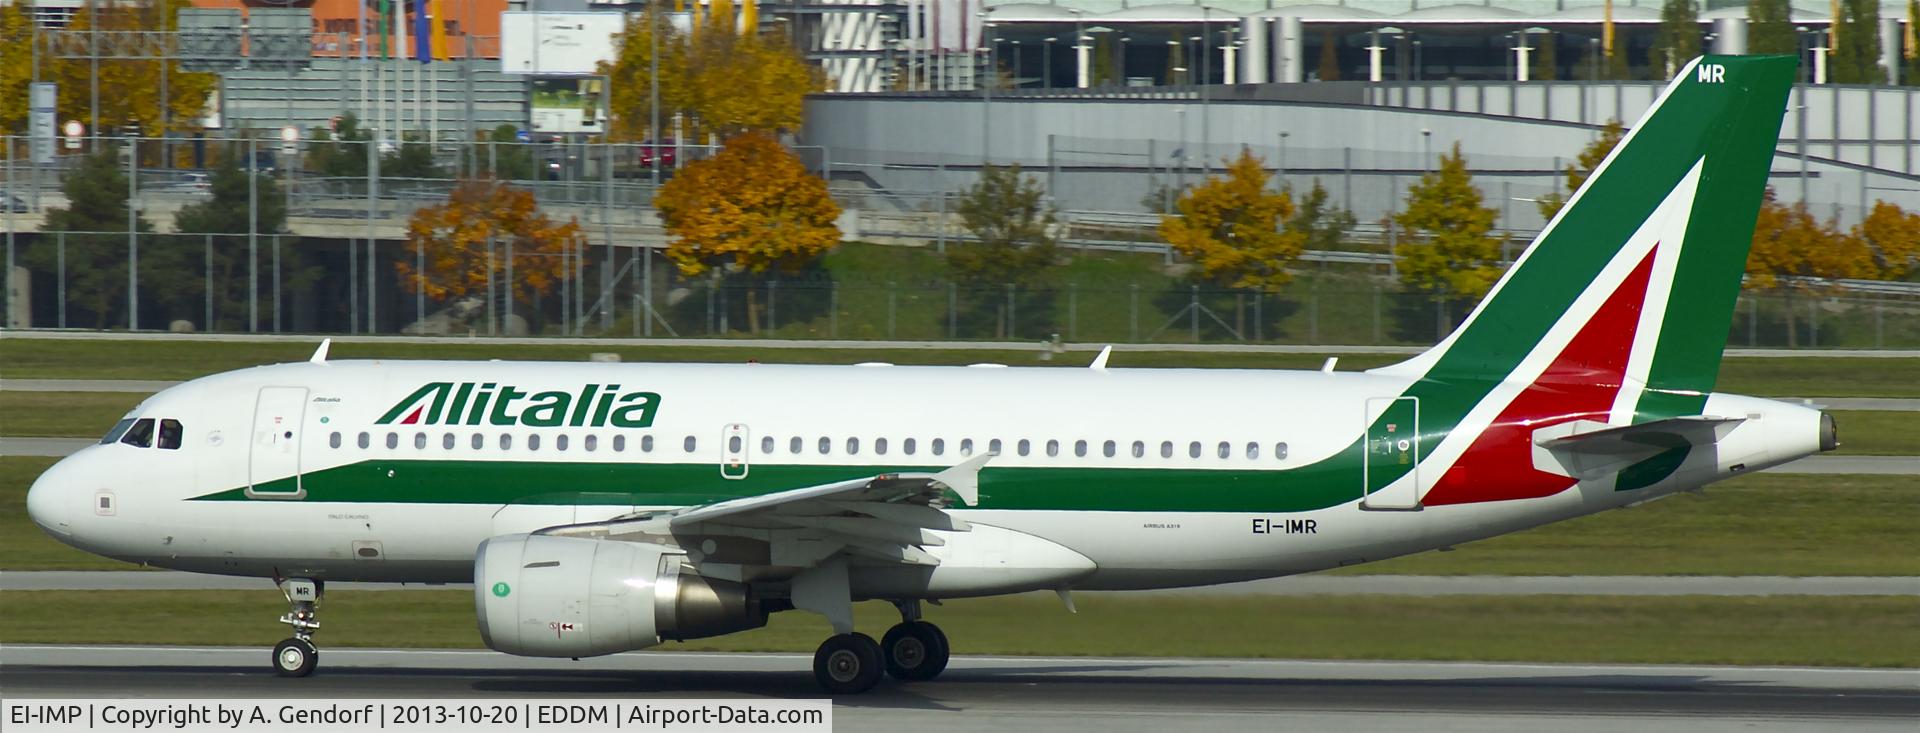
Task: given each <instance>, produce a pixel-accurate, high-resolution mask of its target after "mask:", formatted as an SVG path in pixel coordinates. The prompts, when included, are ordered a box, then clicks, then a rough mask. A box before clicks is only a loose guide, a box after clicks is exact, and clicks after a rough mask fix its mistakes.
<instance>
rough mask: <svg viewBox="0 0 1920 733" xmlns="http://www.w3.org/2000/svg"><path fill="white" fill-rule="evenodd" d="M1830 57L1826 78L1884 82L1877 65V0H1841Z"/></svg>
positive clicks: (1840, 81) (1844, 81) (1883, 72)
mask: <svg viewBox="0 0 1920 733" xmlns="http://www.w3.org/2000/svg"><path fill="white" fill-rule="evenodd" d="M1835 21H1836V23H1835V25H1834V38H1833V45H1834V49H1833V60H1832V62H1831V63H1830V64H1829V67H1830V68H1829V69H1828V71H1827V78H1828V79H1830V80H1832V81H1833V82H1834V83H1836V84H1885V83H1887V70H1886V68H1885V67H1882V66H1881V65H1880V0H1840V17H1839V18H1836V19H1835Z"/></svg>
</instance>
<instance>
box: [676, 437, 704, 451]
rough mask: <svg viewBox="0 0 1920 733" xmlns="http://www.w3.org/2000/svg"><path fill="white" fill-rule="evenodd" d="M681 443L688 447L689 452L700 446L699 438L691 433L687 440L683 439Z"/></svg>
mask: <svg viewBox="0 0 1920 733" xmlns="http://www.w3.org/2000/svg"><path fill="white" fill-rule="evenodd" d="M681 444H682V445H684V446H685V447H686V449H687V452H688V453H692V452H694V451H695V450H697V449H698V448H699V447H700V441H699V439H697V438H695V437H693V436H691V435H689V436H687V439H686V440H684V441H681Z"/></svg>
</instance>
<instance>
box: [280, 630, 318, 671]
mask: <svg viewBox="0 0 1920 733" xmlns="http://www.w3.org/2000/svg"><path fill="white" fill-rule="evenodd" d="M319 665H320V650H319V649H316V648H314V646H313V642H310V641H307V640H306V639H288V640H286V641H282V642H280V643H278V644H275V645H273V671H275V672H278V673H280V676H281V677H305V676H307V675H310V674H313V668H314V667H317V666H319Z"/></svg>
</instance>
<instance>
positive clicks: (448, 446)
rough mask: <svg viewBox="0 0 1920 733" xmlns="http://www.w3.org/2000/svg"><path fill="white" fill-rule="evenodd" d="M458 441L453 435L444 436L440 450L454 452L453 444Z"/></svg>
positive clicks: (441, 438)
mask: <svg viewBox="0 0 1920 733" xmlns="http://www.w3.org/2000/svg"><path fill="white" fill-rule="evenodd" d="M456 440H458V439H457V438H455V437H453V433H447V434H446V435H442V436H440V448H441V449H442V450H453V444H454V442H455V441H456Z"/></svg>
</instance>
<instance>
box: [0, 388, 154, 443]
mask: <svg viewBox="0 0 1920 733" xmlns="http://www.w3.org/2000/svg"><path fill="white" fill-rule="evenodd" d="M146 398H147V396H146V395H144V394H137V393H129V392H21V391H18V390H7V391H0V436H6V437H9V438H98V437H100V436H101V435H105V434H106V432H107V428H110V427H113V422H114V421H115V420H118V419H120V416H122V415H125V414H127V411H128V410H131V409H133V408H134V406H135V405H138V404H140V401H141V400H144V399H146Z"/></svg>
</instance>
